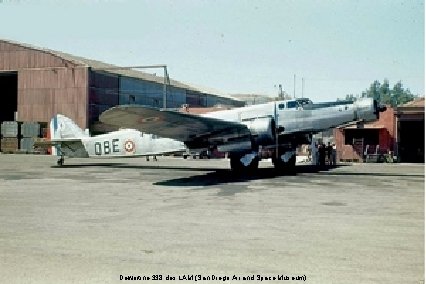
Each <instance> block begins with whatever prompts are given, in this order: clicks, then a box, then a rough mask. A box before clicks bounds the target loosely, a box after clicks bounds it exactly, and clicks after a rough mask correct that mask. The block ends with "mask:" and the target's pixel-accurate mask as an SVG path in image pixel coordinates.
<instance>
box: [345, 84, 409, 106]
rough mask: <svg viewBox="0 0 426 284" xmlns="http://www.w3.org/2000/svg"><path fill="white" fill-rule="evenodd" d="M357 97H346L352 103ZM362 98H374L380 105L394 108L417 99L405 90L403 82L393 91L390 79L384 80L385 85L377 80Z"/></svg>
mask: <svg viewBox="0 0 426 284" xmlns="http://www.w3.org/2000/svg"><path fill="white" fill-rule="evenodd" d="M357 97H358V96H354V95H352V94H350V95H346V99H347V100H352V101H354V100H356V98H357ZM361 97H363V98H373V99H375V100H377V101H378V102H379V103H380V104H385V105H390V106H392V107H396V106H398V105H401V104H405V103H407V102H409V101H412V100H414V98H415V96H414V95H413V94H411V92H410V89H404V88H403V86H402V83H401V81H399V82H398V83H396V84H395V85H394V86H393V89H392V90H391V89H390V85H389V80H388V79H384V80H383V84H380V82H379V81H378V80H375V81H374V82H373V83H372V84H371V85H370V88H369V89H367V90H365V91H364V92H362V95H361Z"/></svg>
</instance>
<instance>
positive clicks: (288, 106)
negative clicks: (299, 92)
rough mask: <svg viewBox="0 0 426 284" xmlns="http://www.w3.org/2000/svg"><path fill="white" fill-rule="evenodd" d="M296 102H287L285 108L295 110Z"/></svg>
mask: <svg viewBox="0 0 426 284" xmlns="http://www.w3.org/2000/svg"><path fill="white" fill-rule="evenodd" d="M296 107H297V102H296V101H289V102H287V108H296Z"/></svg>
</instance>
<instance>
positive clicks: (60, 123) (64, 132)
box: [50, 114, 89, 139]
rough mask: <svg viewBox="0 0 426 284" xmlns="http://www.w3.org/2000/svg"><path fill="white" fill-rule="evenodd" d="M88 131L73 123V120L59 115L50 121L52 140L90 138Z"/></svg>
mask: <svg viewBox="0 0 426 284" xmlns="http://www.w3.org/2000/svg"><path fill="white" fill-rule="evenodd" d="M88 136H89V134H88V132H87V131H84V130H83V129H81V128H80V127H78V125H77V124H76V123H75V122H74V121H72V119H70V118H68V117H66V116H64V115H62V114H57V115H55V116H54V117H53V118H52V119H51V120H50V137H51V139H67V138H82V137H88Z"/></svg>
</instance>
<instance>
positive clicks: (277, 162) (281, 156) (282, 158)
mask: <svg viewBox="0 0 426 284" xmlns="http://www.w3.org/2000/svg"><path fill="white" fill-rule="evenodd" d="M272 163H273V164H274V167H275V169H276V170H277V171H280V172H283V173H295V172H296V151H295V150H294V149H278V157H277V156H276V155H275V156H274V157H273V158H272Z"/></svg>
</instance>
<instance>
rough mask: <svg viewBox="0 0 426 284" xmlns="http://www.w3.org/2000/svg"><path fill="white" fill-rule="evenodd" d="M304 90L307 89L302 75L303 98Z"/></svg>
mask: <svg viewBox="0 0 426 284" xmlns="http://www.w3.org/2000/svg"><path fill="white" fill-rule="evenodd" d="M304 90H305V78H303V77H302V98H303V92H304Z"/></svg>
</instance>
